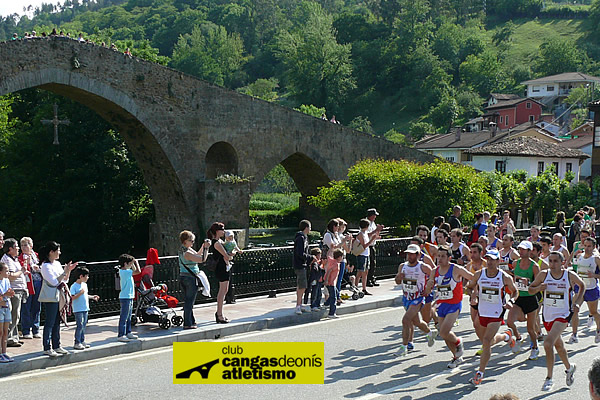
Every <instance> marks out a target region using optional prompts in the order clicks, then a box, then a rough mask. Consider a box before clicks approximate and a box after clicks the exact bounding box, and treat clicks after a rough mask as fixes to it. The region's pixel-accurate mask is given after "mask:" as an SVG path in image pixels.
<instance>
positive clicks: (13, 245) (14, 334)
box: [0, 238, 28, 347]
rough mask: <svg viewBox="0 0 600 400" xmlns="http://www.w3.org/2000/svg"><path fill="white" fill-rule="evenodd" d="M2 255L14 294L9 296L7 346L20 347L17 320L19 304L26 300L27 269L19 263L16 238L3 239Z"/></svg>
mask: <svg viewBox="0 0 600 400" xmlns="http://www.w3.org/2000/svg"><path fill="white" fill-rule="evenodd" d="M3 250H4V255H3V256H2V259H1V260H0V262H3V263H4V264H6V265H7V266H8V271H9V274H8V279H9V280H10V287H11V288H12V289H13V290H14V292H15V295H14V296H12V297H11V298H10V313H11V318H12V321H11V323H10V327H9V329H8V338H7V343H8V344H7V345H8V347H21V345H22V344H23V341H21V340H19V322H20V320H21V304H23V302H24V301H27V295H28V291H27V281H26V280H25V272H26V271H27V269H26V268H25V267H23V266H21V264H20V263H19V260H18V257H19V244H18V243H17V241H16V239H13V238H9V239H6V240H5V241H4V247H3Z"/></svg>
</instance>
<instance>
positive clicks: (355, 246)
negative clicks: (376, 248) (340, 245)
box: [352, 239, 365, 256]
mask: <svg viewBox="0 0 600 400" xmlns="http://www.w3.org/2000/svg"><path fill="white" fill-rule="evenodd" d="M363 251H365V247H364V246H363V245H362V244H361V243H360V241H359V240H358V239H354V241H353V242H352V254H354V255H355V256H360V255H361V253H362V252H363Z"/></svg>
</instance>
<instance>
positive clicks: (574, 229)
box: [567, 213, 583, 251]
mask: <svg viewBox="0 0 600 400" xmlns="http://www.w3.org/2000/svg"><path fill="white" fill-rule="evenodd" d="M582 220H583V218H582V216H581V214H579V213H577V214H575V216H574V217H573V222H571V226H570V227H569V234H568V236H567V249H568V250H569V251H573V244H574V243H575V242H578V241H580V240H581V237H580V236H581V221H582Z"/></svg>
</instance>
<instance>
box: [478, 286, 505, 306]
mask: <svg viewBox="0 0 600 400" xmlns="http://www.w3.org/2000/svg"><path fill="white" fill-rule="evenodd" d="M479 300H480V301H483V302H485V303H490V304H498V303H499V302H500V289H496V288H487V287H484V288H481V293H479Z"/></svg>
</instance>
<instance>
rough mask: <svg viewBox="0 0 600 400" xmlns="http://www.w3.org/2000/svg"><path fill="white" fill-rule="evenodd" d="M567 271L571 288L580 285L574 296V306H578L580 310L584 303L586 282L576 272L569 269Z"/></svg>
mask: <svg viewBox="0 0 600 400" xmlns="http://www.w3.org/2000/svg"><path fill="white" fill-rule="evenodd" d="M567 273H568V274H569V283H570V284H571V289H575V285H577V286H579V291H578V292H577V294H575V296H573V307H575V306H577V311H578V312H579V308H580V307H581V303H583V296H584V295H585V283H583V281H582V280H581V278H580V277H579V275H577V274H576V273H575V272H573V271H567ZM572 311H574V310H572Z"/></svg>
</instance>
